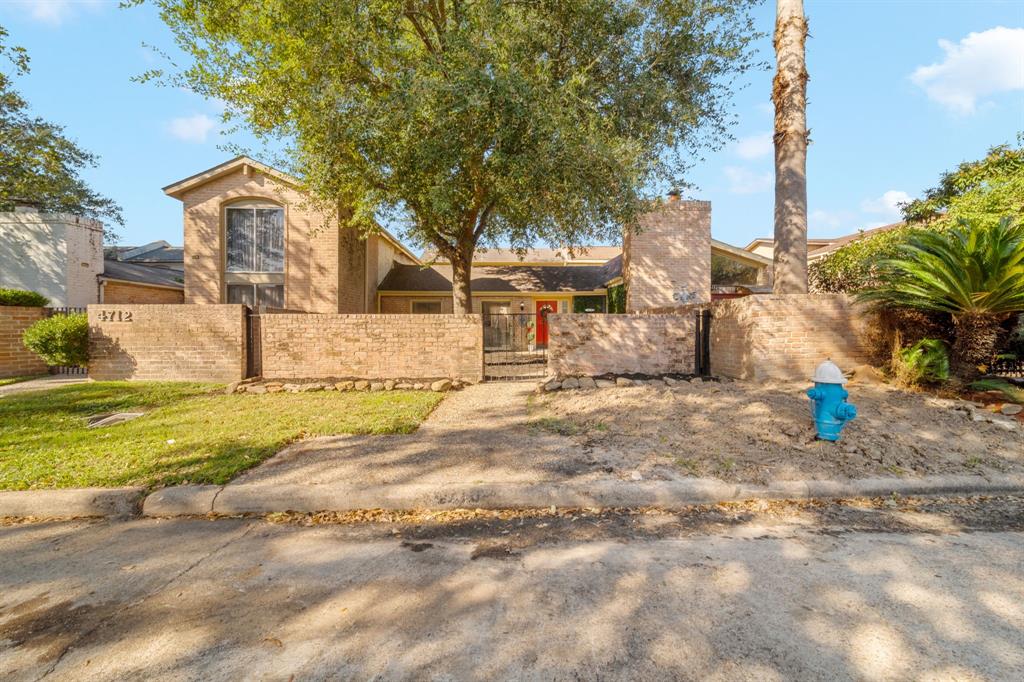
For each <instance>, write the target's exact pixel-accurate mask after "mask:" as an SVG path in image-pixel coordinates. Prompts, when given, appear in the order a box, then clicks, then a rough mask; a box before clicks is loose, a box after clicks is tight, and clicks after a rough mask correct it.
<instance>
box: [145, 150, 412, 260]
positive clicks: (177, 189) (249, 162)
mask: <svg viewBox="0 0 1024 682" xmlns="http://www.w3.org/2000/svg"><path fill="white" fill-rule="evenodd" d="M249 168H252V169H255V170H256V171H258V172H260V173H264V174H266V175H269V176H270V177H272V178H274V179H275V180H279V181H281V182H283V183H284V184H286V185H290V186H292V187H299V186H300V185H301V184H302V183H301V182H300V181H299V179H298V178H296V177H295V176H293V175H289V174H288V173H285V172H284V171H280V170H278V169H276V168H273V167H272V166H268V165H267V164H265V163H261V162H259V161H257V160H255V159H253V158H251V157H249V156H236V157H235V158H233V159H229V160H228V161H225V162H224V163H222V164H219V165H216V166H214V167H213V168H208V169H207V170H204V171H201V172H199V173H196V174H195V175H190V176H188V177H187V178H184V179H183V180H178V181H177V182H172V183H171V184H169V185H167V186H166V187H164V188H163V190H164V194H166V195H167V196H169V197H174V198H175V199H181V197H182V196H183V195H184V194H185V192H187V191H188V190H190V189H195V188H196V187H201V186H202V185H205V184H206V183H208V182H211V181H213V180H216V179H217V178H222V177H224V176H225V175H229V174H230V173H234V172H236V171H239V170H241V171H242V172H243V173H246V172H248V169H249ZM377 230H378V232H379V234H380V236H381V237H383V238H384V239H385V240H387V241H388V242H390V243H391V245H392V246H394V247H395V248H396V249H398V250H399V251H401V252H402V253H403V254H405V255H406V256H408V257H409V258H410V259H411V260H412V261H413V262H414V263H419V262H420V259H419V258H417V257H416V254H414V253H413V252H412V251H410V250H409V249H408V248H407V247H406V246H405V244H403V243H402V242H400V241H398V239H397V238H395V236H394V235H393V234H391V233H390V232H388V231H387V230H385V229H384V228H383V227H381V226H379V225H378V226H377Z"/></svg>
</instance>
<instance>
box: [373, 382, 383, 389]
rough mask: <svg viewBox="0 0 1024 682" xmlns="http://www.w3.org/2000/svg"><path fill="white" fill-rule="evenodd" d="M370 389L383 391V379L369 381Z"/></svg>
mask: <svg viewBox="0 0 1024 682" xmlns="http://www.w3.org/2000/svg"><path fill="white" fill-rule="evenodd" d="M370 390H371V391H383V390H384V382H383V381H373V382H371V383H370Z"/></svg>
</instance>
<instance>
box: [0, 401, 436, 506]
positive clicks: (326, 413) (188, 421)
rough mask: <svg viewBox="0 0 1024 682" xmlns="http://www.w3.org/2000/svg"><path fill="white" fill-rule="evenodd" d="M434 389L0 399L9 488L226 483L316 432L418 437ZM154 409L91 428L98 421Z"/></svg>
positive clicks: (1, 469) (0, 476)
mask: <svg viewBox="0 0 1024 682" xmlns="http://www.w3.org/2000/svg"><path fill="white" fill-rule="evenodd" d="M442 397H443V396H442V394H439V393H432V392H430V391H387V392H380V393H377V392H374V393H356V392H351V393H350V392H345V393H337V392H313V393H294V394H293V393H274V394H263V395H246V394H236V395H224V394H223V393H222V392H221V391H220V388H219V387H217V386H213V385H210V384H189V383H144V382H95V383H88V384H77V385H73V386H65V387H62V388H58V389H54V390H51V391H47V392H44V393H26V394H23V395H17V396H9V397H7V398H4V400H3V401H0V490H25V489H29V488H77V487H86V486H125V485H143V486H147V487H154V486H163V485H171V484H175V483H185V482H189V483H215V484H220V483H226V482H227V481H229V480H230V479H231V478H233V477H234V476H236V475H237V474H238V473H239V472H241V471H243V470H245V469H248V468H250V467H252V466H255V465H256V464H259V463H260V462H261V461H263V460H264V459H266V458H267V457H269V456H270V455H272V454H274V453H275V452H277V451H278V450H280V449H281V448H282V447H283V446H284V445H286V444H288V443H289V442H291V441H294V440H298V439H300V438H304V437H307V436H324V435H331V434H342V433H409V432H411V431H413V430H415V429H416V427H417V426H418V425H419V424H420V422H421V421H422V420H423V419H424V418H425V417H426V416H427V415H428V414H429V413H430V411H431V410H433V408H434V407H435V406H436V405H437V404H438V403H439V402H440V401H441V399H442ZM111 412H145V413H146V414H145V415H144V416H142V417H139V418H138V419H134V420H132V421H129V422H125V423H123V424H117V425H115V426H108V427H103V428H98V429H87V428H86V423H87V422H86V418H87V417H89V416H90V415H95V414H105V413H111Z"/></svg>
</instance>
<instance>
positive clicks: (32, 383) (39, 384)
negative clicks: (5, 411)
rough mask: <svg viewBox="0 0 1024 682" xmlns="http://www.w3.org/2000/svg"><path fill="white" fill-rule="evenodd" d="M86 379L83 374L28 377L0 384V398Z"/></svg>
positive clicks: (79, 382)
mask: <svg viewBox="0 0 1024 682" xmlns="http://www.w3.org/2000/svg"><path fill="white" fill-rule="evenodd" d="M87 381H89V377H87V376H85V375H84V374H51V375H49V376H44V377H39V378H38V379H29V380H28V381H21V382H18V383H16V384H8V385H7V386H0V398H3V397H5V396H9V395H15V394H18V393H28V392H29V391H47V390H50V389H52V388H60V387H61V386H70V385H72V384H84V383H85V382H87Z"/></svg>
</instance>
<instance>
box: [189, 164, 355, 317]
mask: <svg viewBox="0 0 1024 682" xmlns="http://www.w3.org/2000/svg"><path fill="white" fill-rule="evenodd" d="M254 199H262V200H267V201H270V202H273V203H277V204H280V205H282V206H284V207H285V306H286V307H287V308H289V309H293V310H308V311H315V312H339V311H344V312H363V311H364V310H365V304H364V301H365V300H366V297H365V269H366V244H365V242H364V241H362V240H361V239H359V237H358V235H357V234H356V233H355V232H354V231H353V230H350V229H345V230H341V231H340V233H339V229H338V226H337V223H336V222H334V221H333V220H330V219H329V218H328V216H326V215H324V214H323V213H321V212H319V211H317V210H315V209H314V208H313V207H312V206H311V205H310V204H309V202H308V201H307V200H306V199H305V198H304V197H303V195H302V194H300V193H299V192H297V191H296V190H295V189H293V188H292V187H290V186H288V185H286V184H284V183H281V182H279V181H277V180H275V179H273V178H271V177H269V176H266V175H264V174H262V173H259V172H258V171H256V170H255V169H250V172H249V174H248V175H246V174H244V173H243V172H242V170H241V169H239V170H237V171H235V172H233V173H230V174H228V175H225V176H223V177H220V178H216V179H214V180H212V181H210V182H208V183H205V184H202V185H199V186H197V187H196V188H195V189H193V190H191V191H188V192H186V193H185V194H184V195H183V196H182V203H183V210H184V231H185V240H184V245H185V301H186V302H187V303H220V302H221V301H222V300H224V298H223V297H224V295H225V291H226V289H225V287H224V262H223V258H224V256H223V253H224V251H223V243H224V224H223V223H224V217H223V216H224V208H225V206H227V205H229V204H231V203H232V202H235V201H240V200H254ZM339 265H340V267H339Z"/></svg>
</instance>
